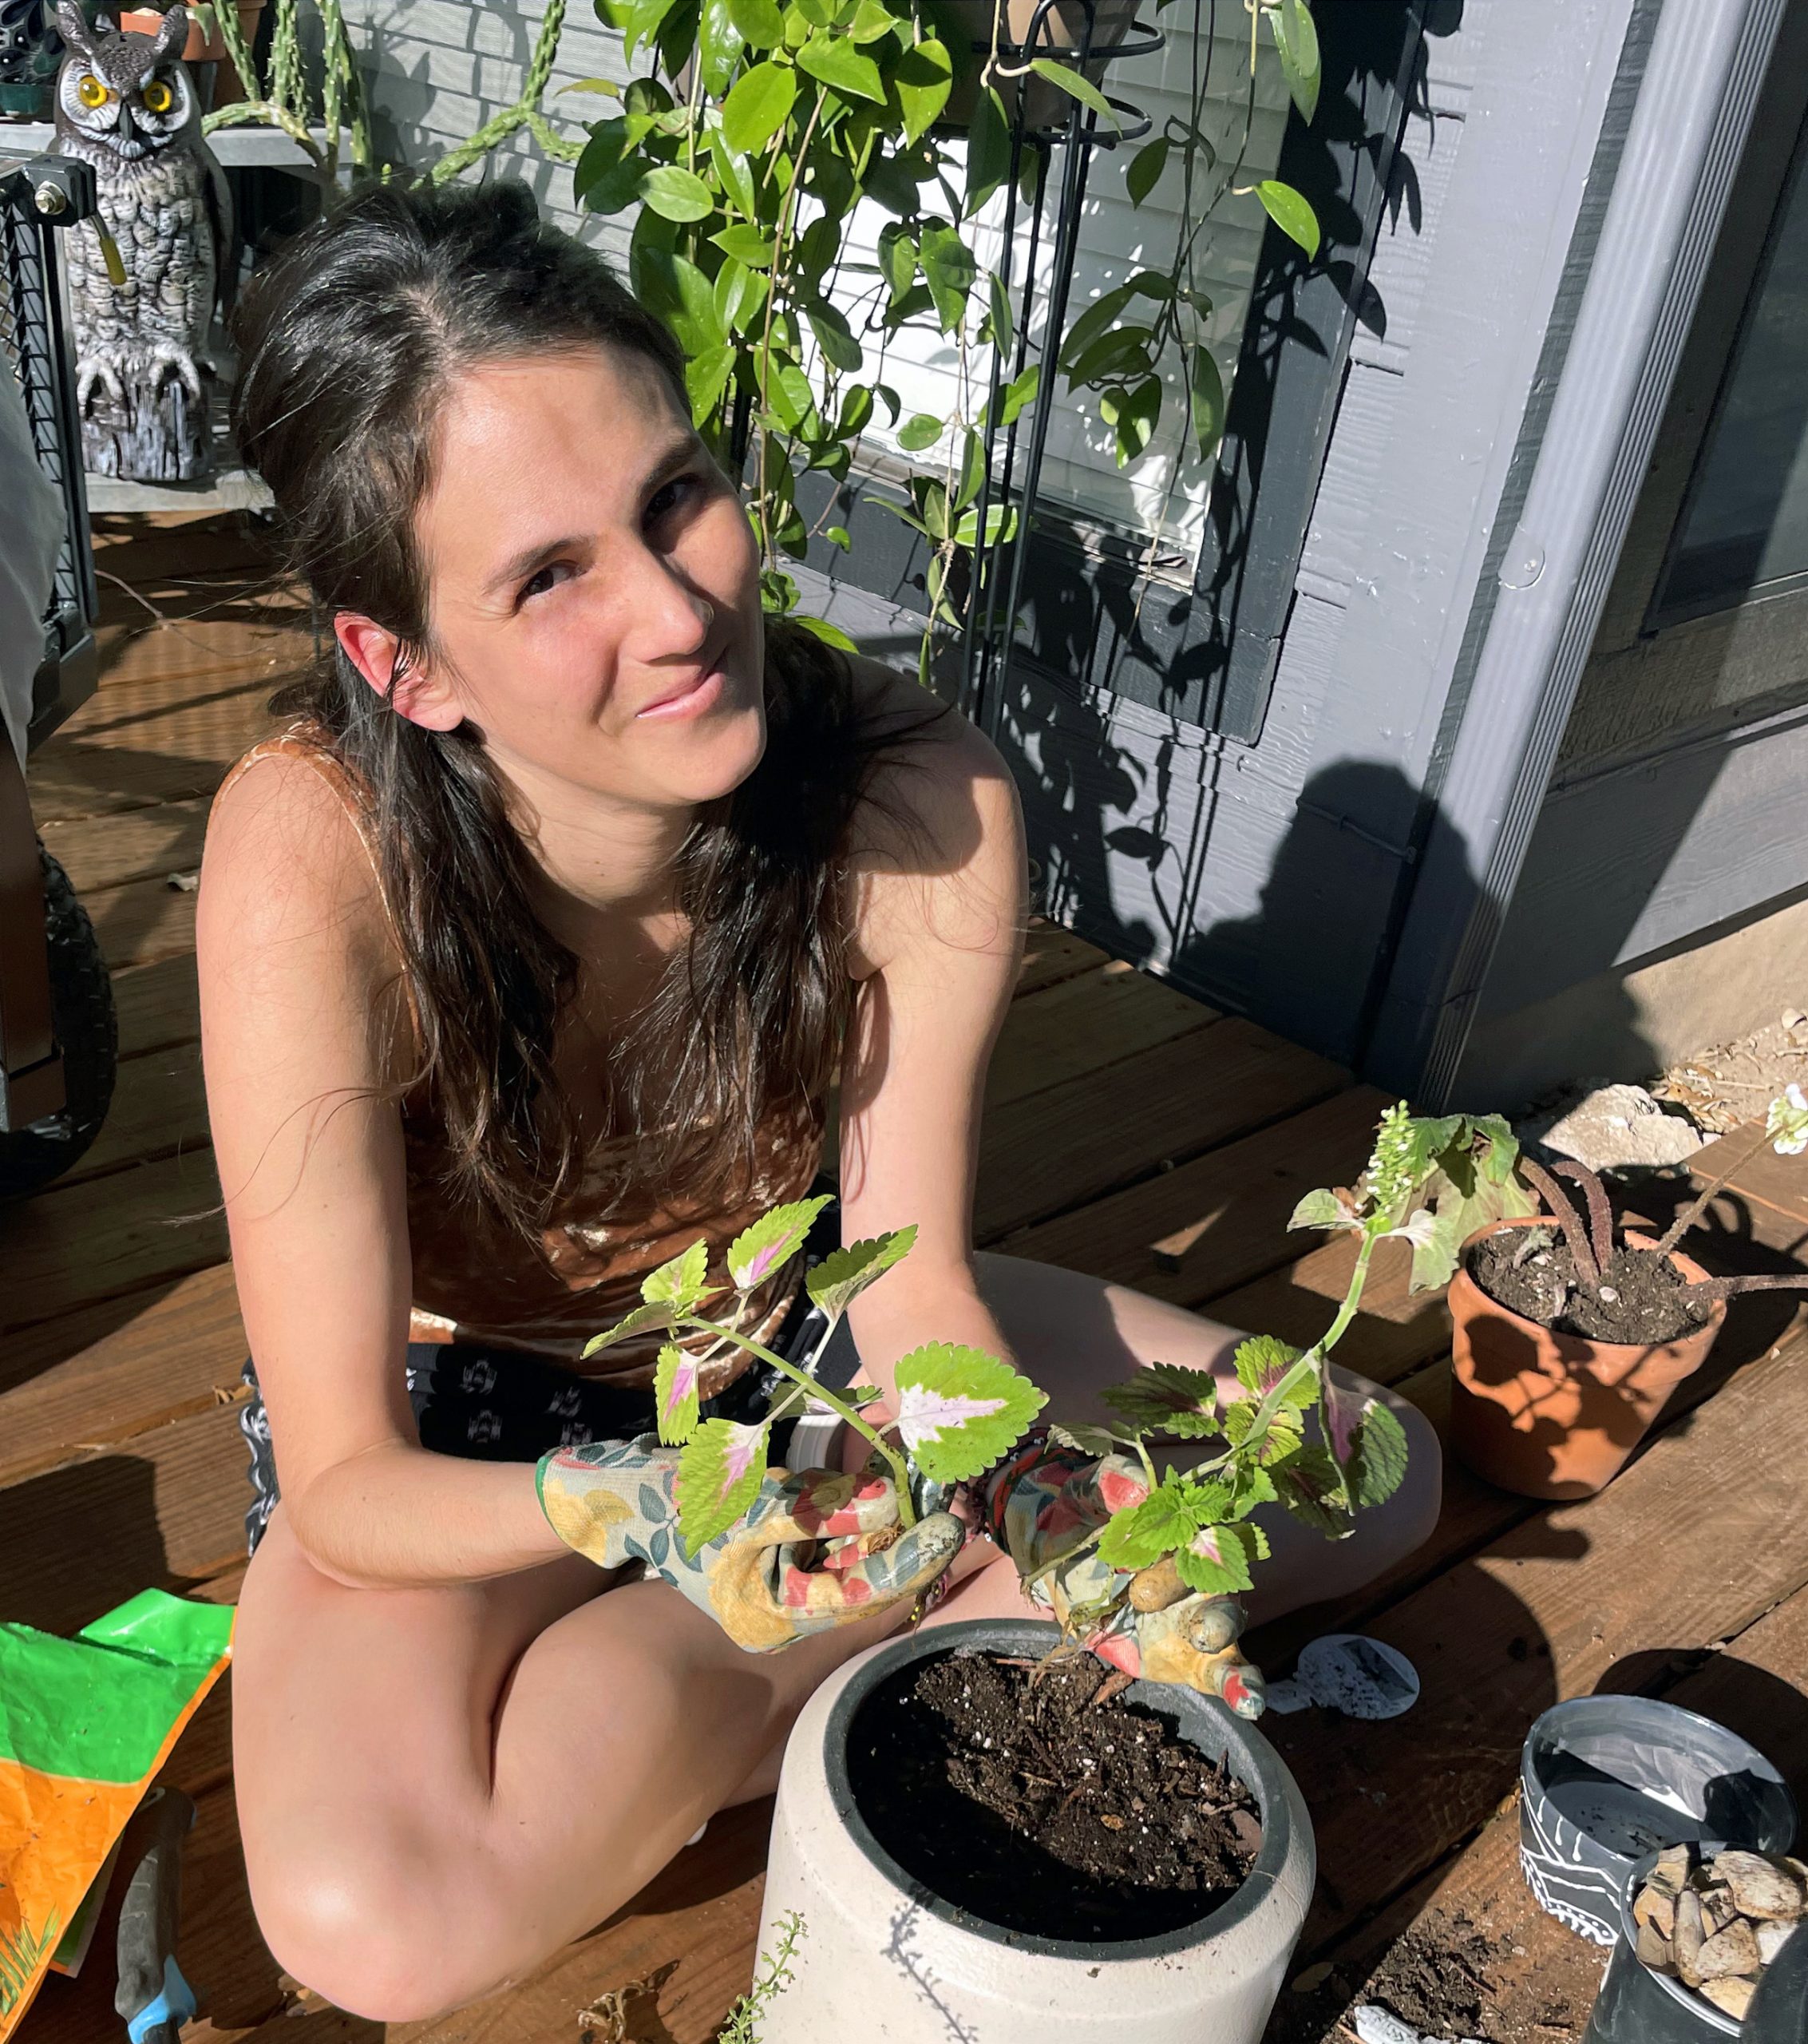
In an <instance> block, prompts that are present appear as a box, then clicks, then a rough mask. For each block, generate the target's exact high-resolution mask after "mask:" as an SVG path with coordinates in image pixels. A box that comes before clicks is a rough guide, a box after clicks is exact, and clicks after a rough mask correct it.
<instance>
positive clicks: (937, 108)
mask: <svg viewBox="0 0 1808 2044" xmlns="http://www.w3.org/2000/svg"><path fill="white" fill-rule="evenodd" d="M953 84H954V64H953V61H952V60H951V58H950V57H949V55H948V50H947V48H946V47H945V46H944V45H943V44H942V43H940V42H937V41H936V39H935V38H934V37H933V36H931V37H928V38H926V39H925V40H924V41H923V42H919V43H916V44H914V45H913V46H912V47H911V48H910V49H908V50H906V51H905V52H904V55H903V56H902V57H900V59H899V61H898V62H897V63H896V65H894V66H893V68H892V85H893V87H894V88H895V89H896V93H897V95H898V105H900V107H901V108H902V109H903V110H904V140H905V141H907V142H915V141H916V139H917V138H918V137H919V136H920V135H921V134H922V133H924V130H925V129H928V127H929V125H930V124H931V123H932V121H935V120H936V117H937V116H938V115H940V113H941V110H942V109H943V108H944V106H946V105H948V93H949V90H950V89H951V87H952V85H953Z"/></svg>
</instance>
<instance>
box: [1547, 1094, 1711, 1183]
mask: <svg viewBox="0 0 1808 2044" xmlns="http://www.w3.org/2000/svg"><path fill="white" fill-rule="evenodd" d="M1529 1133H1530V1134H1532V1135H1534V1136H1535V1137H1536V1139H1537V1141H1538V1142H1539V1143H1541V1144H1542V1145H1543V1146H1544V1147H1545V1149H1547V1150H1549V1151H1555V1152H1556V1154H1557V1155H1558V1156H1560V1157H1573V1158H1574V1159H1576V1161H1577V1163H1581V1164H1586V1165H1588V1167H1589V1168H1590V1169H1591V1170H1592V1171H1611V1170H1612V1169H1614V1168H1615V1167H1617V1166H1619V1165H1621V1164H1646V1165H1659V1164H1679V1163H1682V1161H1683V1159H1684V1158H1686V1157H1692V1156H1693V1155H1695V1151H1698V1150H1699V1148H1700V1147H1701V1145H1702V1135H1701V1131H1699V1129H1698V1128H1697V1127H1695V1123H1693V1122H1691V1121H1690V1120H1689V1119H1687V1117H1686V1116H1685V1115H1672V1114H1666V1113H1665V1112H1664V1109H1663V1107H1661V1106H1660V1104H1659V1103H1658V1102H1657V1101H1656V1099H1653V1098H1652V1095H1650V1094H1649V1093H1648V1092H1647V1091H1645V1089H1644V1087H1642V1086H1602V1087H1597V1088H1596V1091H1594V1092H1592V1093H1590V1094H1588V1095H1586V1096H1585V1097H1584V1098H1583V1099H1581V1100H1579V1101H1578V1102H1577V1103H1576V1105H1575V1106H1574V1107H1571V1108H1570V1109H1569V1111H1568V1112H1567V1113H1566V1114H1565V1115H1562V1116H1561V1118H1560V1119H1558V1120H1557V1121H1554V1122H1553V1123H1551V1125H1550V1126H1549V1127H1548V1128H1545V1129H1538V1128H1537V1127H1535V1126H1534V1127H1533V1129H1532V1130H1531V1131H1529Z"/></svg>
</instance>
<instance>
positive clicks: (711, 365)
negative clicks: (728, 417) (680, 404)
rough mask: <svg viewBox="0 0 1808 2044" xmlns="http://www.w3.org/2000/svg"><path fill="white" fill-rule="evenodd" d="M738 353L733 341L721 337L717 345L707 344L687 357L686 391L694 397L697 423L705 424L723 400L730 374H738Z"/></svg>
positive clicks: (689, 396) (693, 406)
mask: <svg viewBox="0 0 1808 2044" xmlns="http://www.w3.org/2000/svg"><path fill="white" fill-rule="evenodd" d="M735 355H736V350H735V347H734V343H733V342H732V341H721V342H718V343H717V344H716V345H715V346H714V347H707V348H703V349H702V350H700V351H698V353H697V354H695V355H689V356H686V358H685V364H684V391H685V395H686V397H687V398H690V416H691V418H692V419H693V421H694V422H695V423H696V424H697V425H698V426H702V425H703V424H704V423H705V422H706V421H707V420H708V418H709V417H710V414H711V413H712V412H713V411H714V410H715V408H716V406H717V405H718V403H719V402H721V399H722V393H723V391H724V390H726V389H727V388H728V384H729V378H730V377H732V376H733V375H734V359H735Z"/></svg>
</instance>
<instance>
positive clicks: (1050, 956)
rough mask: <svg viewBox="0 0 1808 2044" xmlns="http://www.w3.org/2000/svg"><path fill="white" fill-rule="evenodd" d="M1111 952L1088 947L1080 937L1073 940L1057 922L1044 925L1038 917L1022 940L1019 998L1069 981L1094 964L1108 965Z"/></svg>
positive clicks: (1070, 934)
mask: <svg viewBox="0 0 1808 2044" xmlns="http://www.w3.org/2000/svg"><path fill="white" fill-rule="evenodd" d="M1109 963H1110V953H1109V952H1105V951H1101V950H1100V949H1099V948H1098V945H1096V944H1088V943H1087V942H1086V939H1085V938H1084V937H1076V936H1074V933H1073V932H1072V931H1071V930H1069V929H1062V927H1061V925H1059V924H1058V923H1050V922H1044V921H1042V918H1041V917H1036V918H1035V920H1034V921H1031V925H1030V927H1029V929H1028V931H1027V933H1026V934H1025V937H1024V940H1023V969H1022V970H1021V971H1020V972H1019V974H1018V976H1017V992H1018V995H1019V997H1021V996H1023V995H1024V994H1027V993H1035V992H1037V991H1038V989H1039V988H1042V987H1051V986H1053V985H1054V984H1055V983H1056V982H1057V981H1058V980H1066V979H1070V978H1072V976H1074V973H1076V972H1087V971H1090V969H1091V968H1092V967H1093V966H1094V965H1108V964H1109Z"/></svg>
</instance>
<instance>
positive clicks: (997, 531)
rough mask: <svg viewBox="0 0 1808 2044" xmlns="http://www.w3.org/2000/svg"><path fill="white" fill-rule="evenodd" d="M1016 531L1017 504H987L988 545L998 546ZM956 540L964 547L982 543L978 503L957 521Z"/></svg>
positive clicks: (1013, 535)
mask: <svg viewBox="0 0 1808 2044" xmlns="http://www.w3.org/2000/svg"><path fill="white" fill-rule="evenodd" d="M1016 532H1017V506H1016V505H1015V504H988V505H987V506H986V537H985V542H984V543H985V545H987V546H997V545H999V543H1000V542H1001V541H1005V540H1008V539H1012V538H1014V537H1015V536H1016ZM954 542H955V545H956V546H964V547H976V546H978V545H979V544H980V540H979V507H978V505H975V506H974V508H973V509H971V511H963V512H962V513H961V514H960V517H959V519H957V520H956V521H955V528H954ZM958 621H959V620H955V622H958Z"/></svg>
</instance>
